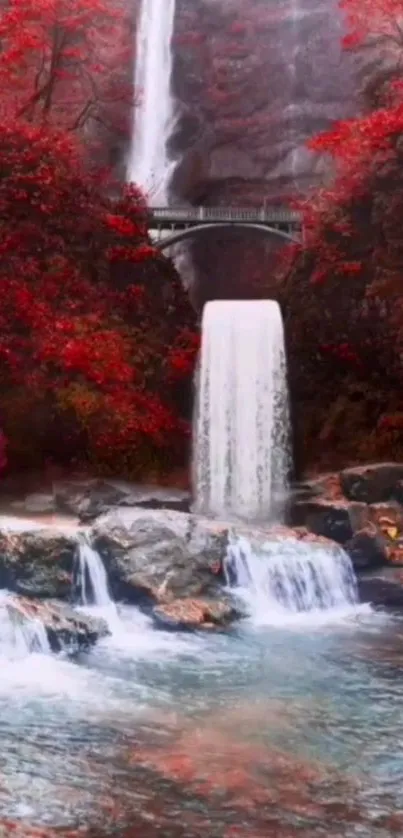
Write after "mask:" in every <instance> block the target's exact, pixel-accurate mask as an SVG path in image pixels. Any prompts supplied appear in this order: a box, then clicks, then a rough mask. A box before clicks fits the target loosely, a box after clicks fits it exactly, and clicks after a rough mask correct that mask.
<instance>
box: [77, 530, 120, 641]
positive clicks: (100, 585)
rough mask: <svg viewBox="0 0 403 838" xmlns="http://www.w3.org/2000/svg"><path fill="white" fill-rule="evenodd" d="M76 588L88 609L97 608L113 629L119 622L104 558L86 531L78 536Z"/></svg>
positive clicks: (82, 602)
mask: <svg viewBox="0 0 403 838" xmlns="http://www.w3.org/2000/svg"><path fill="white" fill-rule="evenodd" d="M77 559H78V561H77V577H76V589H78V596H79V599H80V602H81V605H82V606H83V608H85V610H86V611H88V610H89V609H91V610H92V609H93V608H94V609H96V612H97V613H98V614H99V615H101V616H102V617H103V618H104V619H105V620H106V621H107V623H108V624H109V628H110V629H111V630H112V629H113V628H116V627H117V625H118V624H119V617H118V611H117V608H116V605H115V603H114V601H113V599H112V598H111V595H110V593H109V586H108V577H107V574H106V570H105V568H104V565H103V562H102V559H101V557H100V555H99V553H97V551H96V550H94V548H93V547H91V544H90V543H89V541H88V539H87V537H86V535H85V533H80V534H79V537H78V550H77Z"/></svg>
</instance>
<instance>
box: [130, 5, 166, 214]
mask: <svg viewBox="0 0 403 838" xmlns="http://www.w3.org/2000/svg"><path fill="white" fill-rule="evenodd" d="M175 7H176V0H143V2H142V7H141V14H140V21H139V25H138V34H137V45H136V72H135V92H136V95H138V96H139V97H140V104H139V106H138V107H137V108H136V109H135V114H134V128H133V141H132V148H131V154H130V159H129V166H128V179H129V181H131V182H133V183H136V184H138V185H139V186H140V187H142V188H143V189H144V190H145V191H146V192H147V193H148V198H149V202H150V203H151V204H154V205H158V204H159V205H165V204H166V203H167V202H168V196H167V191H168V184H169V180H170V176H171V173H172V169H173V163H172V162H170V161H169V158H168V152H167V140H168V138H169V136H170V134H171V132H172V128H173V125H174V112H173V101H172V96H171V76H172V60H173V56H172V35H173V30H174V21H175Z"/></svg>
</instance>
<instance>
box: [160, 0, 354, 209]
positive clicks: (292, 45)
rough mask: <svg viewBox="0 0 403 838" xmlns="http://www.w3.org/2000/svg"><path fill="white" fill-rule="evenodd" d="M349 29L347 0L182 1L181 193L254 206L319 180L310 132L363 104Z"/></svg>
mask: <svg viewBox="0 0 403 838" xmlns="http://www.w3.org/2000/svg"><path fill="white" fill-rule="evenodd" d="M341 31H342V20H341V17H340V12H339V10H338V7H337V0H248V2H247V3H246V2H245V0H178V6H177V23H176V37H175V68H174V93H175V96H176V97H177V99H178V100H179V103H180V107H181V119H180V120H179V125H178V129H177V131H176V134H175V136H174V137H173V139H172V149H173V151H174V152H175V154H176V155H178V156H179V157H180V158H181V162H180V164H179V166H178V169H177V172H176V176H175V179H174V184H173V188H174V192H176V193H177V194H178V195H179V196H180V197H181V198H182V199H185V198H186V199H188V200H190V201H192V202H203V203H207V202H209V203H217V204H219V203H221V204H223V203H226V202H230V201H231V200H234V201H236V202H237V203H238V205H239V204H251V205H253V204H256V203H261V202H262V201H263V200H265V199H266V200H271V199H272V198H274V199H281V197H284V196H285V195H289V194H290V193H294V192H295V191H296V190H298V189H305V188H306V186H307V184H309V183H312V181H314V180H315V178H316V177H317V175H318V173H319V172H318V168H319V170H320V169H321V164H320V163H319V164H318V161H316V160H314V158H313V157H312V155H310V154H309V152H307V150H306V148H305V142H306V139H307V137H309V136H311V135H312V134H316V133H317V132H318V131H320V130H323V129H325V128H326V127H327V126H328V125H329V123H330V122H331V121H332V120H334V119H340V118H342V117H344V116H346V114H347V113H348V111H349V110H350V109H351V107H352V105H353V102H352V101H351V99H352V91H353V89H354V67H353V65H352V61H351V58H350V57H349V56H348V55H347V54H346V53H343V54H342V52H341V47H340V38H341Z"/></svg>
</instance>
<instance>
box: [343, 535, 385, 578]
mask: <svg viewBox="0 0 403 838" xmlns="http://www.w3.org/2000/svg"><path fill="white" fill-rule="evenodd" d="M344 549H345V551H346V553H348V555H349V556H350V559H351V561H352V563H353V567H354V570H355V571H363V570H373V569H374V568H376V567H381V566H382V565H384V564H386V563H387V560H388V548H387V544H386V540H385V538H384V537H383V536H382V534H381V533H379V532H378V531H377V530H376V529H374V528H373V527H368V528H366V529H363V530H360V531H359V532H356V533H355V534H354V535H353V537H352V538H351V539H350V540H349V541H347V542H346V543H345V544H344Z"/></svg>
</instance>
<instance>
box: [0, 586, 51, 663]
mask: <svg viewBox="0 0 403 838" xmlns="http://www.w3.org/2000/svg"><path fill="white" fill-rule="evenodd" d="M50 652H51V649H50V645H49V641H48V637H47V634H46V630H45V627H44V625H43V623H41V621H40V620H39V619H36V618H35V617H32V618H28V617H25V616H24V615H23V614H22V612H21V611H19V610H18V609H16V608H14V607H12V599H9V597H8V595H7V594H6V593H4V592H2V593H1V596H0V658H6V659H13V658H25V657H26V656H27V655H31V654H34V653H36V654H43V655H48V654H50Z"/></svg>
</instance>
